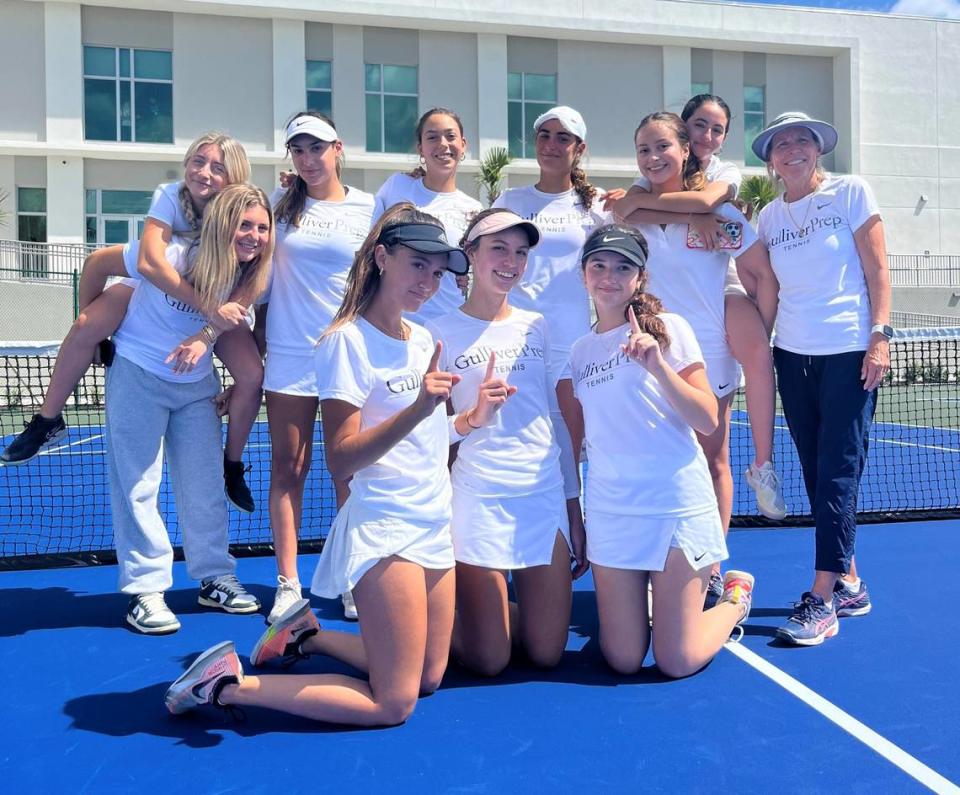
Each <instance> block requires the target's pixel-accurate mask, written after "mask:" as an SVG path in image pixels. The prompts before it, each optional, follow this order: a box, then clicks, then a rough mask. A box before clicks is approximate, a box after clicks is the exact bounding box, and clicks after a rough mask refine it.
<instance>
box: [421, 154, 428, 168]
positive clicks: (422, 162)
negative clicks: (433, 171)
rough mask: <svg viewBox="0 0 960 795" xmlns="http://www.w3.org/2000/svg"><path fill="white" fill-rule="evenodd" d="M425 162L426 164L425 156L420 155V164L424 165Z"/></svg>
mask: <svg viewBox="0 0 960 795" xmlns="http://www.w3.org/2000/svg"><path fill="white" fill-rule="evenodd" d="M426 164H427V158H425V157H424V156H423V155H420V165H421V166H425V165H426Z"/></svg>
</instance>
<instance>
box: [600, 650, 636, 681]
mask: <svg viewBox="0 0 960 795" xmlns="http://www.w3.org/2000/svg"><path fill="white" fill-rule="evenodd" d="M600 648H601V650H602V651H603V659H604V660H606V662H607V665H609V666H610V667H611V668H612V669H613V670H614V671H616V672H617V673H618V674H623V675H625V676H629V675H631V674H635V673H637V672H639V670H640V669H641V668H642V667H643V658H644V657H646V656H647V650H646V649H623V648H607V647H606V646H604V645H603V644H602V643H601V645H600Z"/></svg>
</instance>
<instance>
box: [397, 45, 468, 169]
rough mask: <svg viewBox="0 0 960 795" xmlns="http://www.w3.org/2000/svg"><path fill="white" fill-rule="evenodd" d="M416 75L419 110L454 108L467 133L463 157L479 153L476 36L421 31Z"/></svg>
mask: <svg viewBox="0 0 960 795" xmlns="http://www.w3.org/2000/svg"><path fill="white" fill-rule="evenodd" d="M419 77H420V112H421V113H424V112H425V111H427V110H429V109H430V108H436V107H442V108H450V109H451V110H454V111H456V112H457V115H459V116H460V120H461V121H462V122H463V134H464V135H465V136H466V137H467V146H468V151H467V157H479V156H480V150H479V141H480V124H479V118H478V114H477V105H478V101H477V37H476V36H474V35H472V34H469V33H436V32H434V31H424V32H423V33H421V34H420V69H419ZM412 135H413V131H412V130H411V137H412Z"/></svg>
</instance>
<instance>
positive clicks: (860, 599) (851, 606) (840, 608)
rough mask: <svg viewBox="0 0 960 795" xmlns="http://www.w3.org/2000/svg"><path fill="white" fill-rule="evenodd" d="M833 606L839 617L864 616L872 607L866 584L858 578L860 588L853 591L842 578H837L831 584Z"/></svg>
mask: <svg viewBox="0 0 960 795" xmlns="http://www.w3.org/2000/svg"><path fill="white" fill-rule="evenodd" d="M833 606H834V608H835V609H836V611H837V615H838V616H840V617H843V616H865V615H866V614H867V613H869V612H870V610H871V609H873V605H872V604H871V602H870V593H869V592H868V591H867V584H866V583H865V582H864V581H863V580H860V590H859V591H854V590H853V589H852V588H850V587H849V586H848V585H847V583H846V582H845V581H844V580H837V584H836V585H834V586H833Z"/></svg>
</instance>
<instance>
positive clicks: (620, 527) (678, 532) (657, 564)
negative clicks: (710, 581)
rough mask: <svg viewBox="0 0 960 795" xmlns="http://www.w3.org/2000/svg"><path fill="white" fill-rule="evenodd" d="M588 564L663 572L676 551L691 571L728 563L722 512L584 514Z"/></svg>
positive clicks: (594, 512) (588, 512)
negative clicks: (694, 513) (658, 514)
mask: <svg viewBox="0 0 960 795" xmlns="http://www.w3.org/2000/svg"><path fill="white" fill-rule="evenodd" d="M586 529H587V560H589V561H590V562H591V563H596V564H598V565H600V566H607V567H609V568H612V569H632V570H635V571H663V567H664V566H665V565H666V562H667V555H668V554H669V552H670V547H671V546H675V547H679V548H680V549H681V550H682V551H683V554H684V556H685V557H686V559H687V562H688V563H689V564H690V566H691V568H693V570H694V571H697V570H699V569H702V568H704V567H705V566H712V565H713V564H714V563H719V562H720V561H721V560H726V559H727V558H728V557H729V555H728V553H727V542H726V540H725V539H724V537H723V524H722V522H721V521H720V512H719V511H718V510H717V509H716V508H713V509H711V510H709V511H706V512H704V513H701V514H697V515H696V516H684V517H676V516H668V517H663V516H627V515H624V514H612V513H600V512H598V511H591V510H589V509H588V510H587V516H586Z"/></svg>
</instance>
